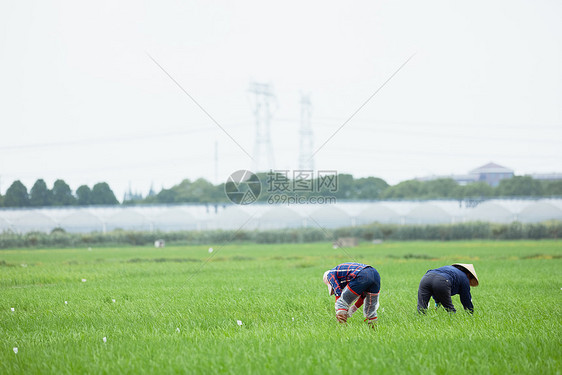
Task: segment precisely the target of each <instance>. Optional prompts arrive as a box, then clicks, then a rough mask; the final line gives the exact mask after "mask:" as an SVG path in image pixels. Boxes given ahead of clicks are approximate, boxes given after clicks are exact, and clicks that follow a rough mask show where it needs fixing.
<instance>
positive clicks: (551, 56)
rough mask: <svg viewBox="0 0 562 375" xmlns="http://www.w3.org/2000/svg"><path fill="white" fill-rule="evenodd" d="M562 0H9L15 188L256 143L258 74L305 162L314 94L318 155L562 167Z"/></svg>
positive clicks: (192, 166) (5, 29) (430, 166)
mask: <svg viewBox="0 0 562 375" xmlns="http://www.w3.org/2000/svg"><path fill="white" fill-rule="evenodd" d="M560 19H562V2H560V1H554V0H553V1H540V0H539V1H536V0H532V1H531V0H529V1H490V0H487V1H471V2H462V3H461V2H451V1H423V2H421V1H413V0H412V1H354V2H341V1H338V2H335V1H309V2H302V1H284V2H269V1H236V2H226V1H154V2H138V1H120V2H116V1H96V2H82V1H17V2H15V1H7V0H6V1H5V0H0V126H1V132H0V192H2V193H5V191H6V189H7V188H8V186H9V185H10V184H11V183H12V182H13V181H14V180H16V179H20V180H22V181H23V182H24V183H25V184H26V186H27V187H28V189H29V188H31V186H32V185H33V183H34V181H35V180H36V179H38V178H44V179H45V180H46V181H47V183H48V184H49V185H51V184H52V182H54V180H55V179H57V178H62V179H64V180H65V181H67V182H68V183H69V184H70V185H71V187H72V188H73V189H76V188H77V187H78V186H79V185H81V184H88V185H90V186H92V185H93V184H94V183H96V182H99V181H106V182H108V183H109V184H110V185H111V186H112V188H113V189H114V191H115V192H116V194H117V196H118V198H119V199H121V198H122V194H123V192H124V191H125V190H126V189H127V187H128V185H129V184H131V185H132V188H133V190H138V191H142V192H143V193H146V192H147V191H148V188H149V187H150V185H151V183H153V184H154V187H155V189H157V190H159V189H160V188H161V187H171V186H172V185H174V184H176V183H179V182H180V181H181V180H182V179H184V178H190V179H196V178H198V177H204V178H207V179H209V180H211V181H213V182H217V181H216V179H215V162H214V155H215V143H217V144H218V155H219V163H218V180H219V181H224V180H226V178H227V176H228V175H229V174H230V173H231V172H233V171H235V170H238V169H243V168H250V169H251V168H252V160H251V159H250V158H249V157H248V156H247V155H246V154H245V153H244V152H243V151H241V150H240V148H239V147H238V146H237V145H236V144H235V143H234V142H233V141H232V140H231V139H230V138H229V137H228V136H226V135H225V134H224V133H223V132H222V131H221V130H220V129H219V128H218V127H217V126H216V124H214V123H213V122H212V121H211V120H210V119H209V118H208V117H207V115H206V114H205V113H203V111H202V110H201V109H200V108H198V107H197V106H196V105H195V104H194V103H193V102H192V101H191V100H190V99H189V98H188V97H187V96H186V95H185V94H184V93H183V92H182V91H181V90H180V89H179V88H178V87H177V86H176V85H175V84H174V83H173V82H172V81H171V80H170V78H169V77H167V76H166V75H165V74H164V73H163V72H162V71H161V70H160V69H159V68H158V66H156V65H155V64H154V62H153V61H152V60H151V59H150V58H149V57H148V55H147V54H150V55H151V56H152V57H154V59H155V60H157V61H158V63H159V64H161V65H162V66H163V67H164V68H165V69H166V71H167V72H168V73H169V74H170V75H172V76H173V77H174V79H175V80H177V81H178V82H179V83H180V84H181V85H182V86H183V87H184V89H185V90H186V91H187V92H188V93H189V94H190V95H192V96H193V97H194V98H195V99H196V100H197V102H198V103H199V104H200V105H201V106H202V107H203V108H204V109H205V110H206V111H207V112H208V113H209V114H211V115H212V117H213V118H214V119H215V120H216V121H217V122H218V123H219V124H220V125H221V126H222V127H223V128H224V129H226V131H227V132H228V133H229V134H230V135H231V136H232V137H233V138H234V139H235V140H236V141H237V142H238V143H239V144H240V146H242V147H243V148H244V149H245V150H247V151H248V152H249V153H250V154H251V153H252V152H253V149H254V141H255V136H254V134H255V124H254V119H253V112H252V103H251V100H250V96H249V94H248V92H247V89H248V86H249V82H250V81H252V80H256V81H259V82H266V83H271V84H272V85H273V87H274V90H275V94H276V98H277V106H276V109H275V112H274V114H273V120H272V124H271V125H272V128H271V132H272V142H273V148H274V155H275V160H276V164H275V167H276V168H277V169H298V154H299V150H298V147H299V138H298V130H299V118H300V107H299V100H300V93H301V92H305V93H310V95H311V100H312V104H313V114H312V125H313V130H314V136H315V138H314V142H315V148H317V147H319V146H320V145H321V144H323V143H324V142H325V141H326V140H327V139H328V138H329V137H330V136H331V135H332V134H333V133H334V132H335V131H336V130H337V129H338V128H339V127H340V126H341V125H342V124H343V123H344V122H345V121H346V120H347V119H348V118H349V116H351V114H352V113H354V112H355V111H356V110H357V108H359V106H361V104H363V103H364V102H365V100H366V99H367V98H369V97H370V96H371V95H372V94H373V93H374V92H375V91H376V90H377V88H379V86H380V85H381V84H382V83H383V82H384V81H385V80H386V79H387V78H388V77H389V76H391V75H392V73H393V72H394V71H395V70H396V69H397V68H398V67H399V66H400V65H401V64H402V63H404V61H406V60H407V59H408V58H409V57H410V56H411V55H413V54H415V56H414V57H413V58H412V59H411V60H410V61H409V63H408V64H406V65H405V66H404V68H403V69H402V70H401V71H400V72H398V74H396V76H395V77H394V78H393V79H392V80H391V81H390V82H388V84H387V85H386V86H385V87H384V88H383V89H382V90H381V91H380V92H379V93H378V94H377V95H375V96H374V97H373V99H372V100H371V101H369V102H368V103H367V104H366V105H365V106H364V107H363V108H362V109H361V111H359V113H358V114H357V115H356V116H355V117H354V118H353V119H352V120H351V121H350V122H349V123H347V125H346V126H345V127H344V128H343V129H342V130H341V131H340V132H339V133H338V134H337V135H336V136H335V137H334V138H333V139H331V140H330V142H328V143H327V144H326V145H325V146H324V147H323V148H322V149H321V150H320V151H318V153H317V154H316V158H315V163H316V167H317V169H334V170H338V171H339V172H340V173H352V174H353V175H354V176H357V177H360V176H378V177H381V178H383V179H385V180H387V181H388V182H389V183H392V184H394V183H397V182H399V181H401V180H405V179H409V178H413V177H416V176H425V175H430V174H453V173H455V174H462V173H466V172H468V171H469V170H470V169H473V168H475V167H478V166H480V165H482V164H485V163H487V162H489V161H494V162H496V163H499V164H502V165H505V166H507V167H510V168H512V169H514V170H515V172H516V174H525V173H533V172H562V167H561V165H562V164H561V161H562V147H561V145H562V26H561V24H562V23H561V22H560Z"/></svg>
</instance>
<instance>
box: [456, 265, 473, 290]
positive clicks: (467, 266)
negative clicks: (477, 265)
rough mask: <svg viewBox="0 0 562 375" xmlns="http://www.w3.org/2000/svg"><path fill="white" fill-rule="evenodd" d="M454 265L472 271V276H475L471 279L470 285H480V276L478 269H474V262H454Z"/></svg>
mask: <svg viewBox="0 0 562 375" xmlns="http://www.w3.org/2000/svg"><path fill="white" fill-rule="evenodd" d="M453 266H458V267H461V268H462V269H463V271H466V272H468V273H470V274H471V275H472V277H474V279H473V280H470V286H478V284H479V282H478V276H476V271H475V270H474V266H473V265H472V264H464V263H454V264H453Z"/></svg>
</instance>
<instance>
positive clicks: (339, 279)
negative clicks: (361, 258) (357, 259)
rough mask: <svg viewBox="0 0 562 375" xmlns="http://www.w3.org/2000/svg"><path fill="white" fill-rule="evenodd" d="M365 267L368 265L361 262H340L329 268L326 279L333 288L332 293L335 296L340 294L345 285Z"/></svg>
mask: <svg viewBox="0 0 562 375" xmlns="http://www.w3.org/2000/svg"><path fill="white" fill-rule="evenodd" d="M365 267H369V266H367V265H366V264H361V263H342V264H340V265H339V266H336V267H334V268H332V269H331V270H330V273H329V274H328V281H329V282H330V285H331V286H332V288H334V294H335V295H336V296H338V297H339V296H340V295H341V291H342V289H343V288H345V286H346V285H347V284H348V283H349V282H350V281H351V280H353V279H355V277H356V276H357V274H358V273H359V271H361V270H363V269H364V268H365Z"/></svg>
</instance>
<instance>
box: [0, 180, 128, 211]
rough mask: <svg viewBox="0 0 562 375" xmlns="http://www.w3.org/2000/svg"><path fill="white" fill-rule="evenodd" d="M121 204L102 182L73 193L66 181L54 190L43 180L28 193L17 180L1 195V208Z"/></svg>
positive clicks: (55, 185)
mask: <svg viewBox="0 0 562 375" xmlns="http://www.w3.org/2000/svg"><path fill="white" fill-rule="evenodd" d="M100 204H104V205H112V204H119V202H118V201H117V198H115V194H113V191H112V190H111V188H110V187H109V185H108V184H107V183H105V182H100V183H97V184H95V185H94V187H93V188H92V189H90V188H89V187H88V186H87V185H82V186H80V187H79V188H78V189H76V194H73V193H72V190H71V189H70V186H68V184H67V183H66V182H64V180H56V181H55V183H54V184H53V187H52V189H49V188H48V187H47V184H46V183H45V181H44V180H43V179H39V180H37V181H35V184H33V187H32V188H31V190H30V191H29V192H28V191H27V188H26V187H25V185H24V184H23V183H22V182H21V181H19V180H17V181H14V183H12V185H11V186H10V187H9V188H8V190H7V191H6V195H4V196H1V195H0V206H4V207H46V206H74V205H79V206H88V205H100Z"/></svg>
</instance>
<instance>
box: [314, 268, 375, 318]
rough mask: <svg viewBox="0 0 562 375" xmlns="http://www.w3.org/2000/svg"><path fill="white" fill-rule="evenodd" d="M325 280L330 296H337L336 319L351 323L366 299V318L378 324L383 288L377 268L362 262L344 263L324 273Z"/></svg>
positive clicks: (364, 311) (364, 309)
mask: <svg viewBox="0 0 562 375" xmlns="http://www.w3.org/2000/svg"><path fill="white" fill-rule="evenodd" d="M324 283H325V284H326V285H327V286H328V292H329V293H330V295H332V294H335V295H336V305H335V307H336V318H337V319H338V321H339V322H340V323H345V322H347V318H348V317H351V316H352V315H353V313H354V312H355V311H357V309H358V308H359V307H361V305H362V304H363V302H364V303H365V306H364V307H363V314H364V315H365V321H366V322H368V323H369V325H371V326H373V324H374V323H376V321H377V309H378V308H379V292H380V289H381V277H380V275H379V273H378V272H377V270H376V269H374V268H373V267H371V266H368V265H366V264H361V263H342V264H340V265H339V266H336V267H334V268H332V269H331V270H328V271H326V272H325V273H324ZM354 302H355V305H354V304H353V303H354Z"/></svg>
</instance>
